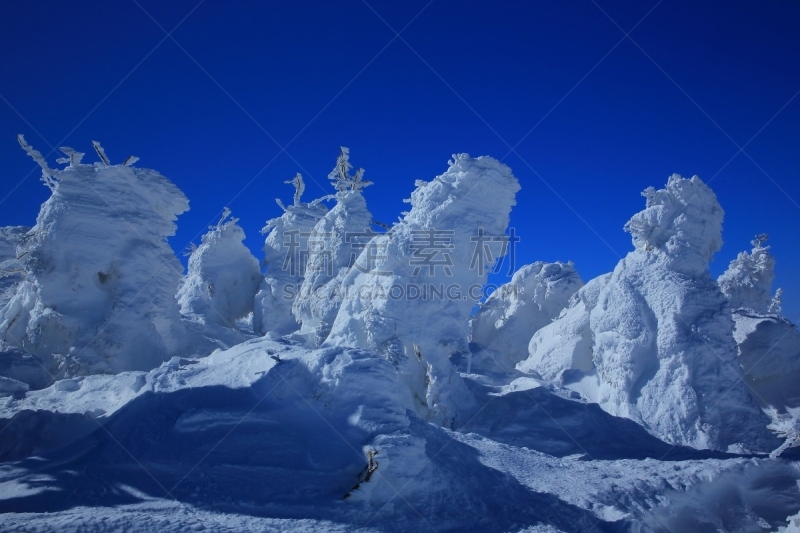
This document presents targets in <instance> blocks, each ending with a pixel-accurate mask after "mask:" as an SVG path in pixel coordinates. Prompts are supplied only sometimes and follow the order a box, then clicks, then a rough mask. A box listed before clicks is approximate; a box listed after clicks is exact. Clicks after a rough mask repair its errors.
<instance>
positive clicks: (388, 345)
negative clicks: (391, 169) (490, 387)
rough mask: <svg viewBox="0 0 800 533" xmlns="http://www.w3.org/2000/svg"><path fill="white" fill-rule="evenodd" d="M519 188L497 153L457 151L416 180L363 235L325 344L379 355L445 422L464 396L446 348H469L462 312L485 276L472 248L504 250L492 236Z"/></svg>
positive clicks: (496, 253)
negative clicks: (375, 228) (396, 206)
mask: <svg viewBox="0 0 800 533" xmlns="http://www.w3.org/2000/svg"><path fill="white" fill-rule="evenodd" d="M518 190H519V183H518V182H517V179H516V178H515V177H514V175H513V174H512V173H511V170H510V169H509V168H508V167H506V166H505V165H503V164H501V163H499V162H498V161H497V160H495V159H492V158H491V157H479V158H477V159H473V158H470V157H469V156H468V155H466V154H461V155H456V156H454V157H453V160H452V161H450V167H449V168H448V170H447V172H445V173H444V174H442V175H440V176H437V177H436V178H435V179H433V180H432V181H430V182H424V181H418V182H417V189H416V190H415V191H414V192H413V193H412V195H411V199H410V203H411V210H410V211H409V212H408V213H406V214H405V216H404V217H403V218H402V220H401V221H400V222H398V223H397V224H395V225H394V226H393V227H392V229H391V230H390V231H389V232H388V233H387V234H385V235H380V236H377V237H374V238H373V239H372V240H371V241H370V242H369V244H368V245H367V246H366V248H365V249H364V250H363V251H362V252H361V255H360V256H359V258H358V259H357V263H358V265H360V268H353V269H352V270H351V272H350V274H349V275H348V276H347V278H346V279H345V283H344V285H345V289H346V291H347V295H348V297H347V298H346V299H345V301H344V302H343V303H342V305H341V307H340V309H339V314H338V315H337V317H336V321H335V322H334V325H333V328H332V331H331V333H330V336H329V337H328V341H327V342H326V344H329V345H341V346H358V347H362V348H365V349H369V350H372V351H376V352H378V353H382V354H386V355H387V356H388V357H390V358H391V359H392V360H393V361H395V362H396V364H398V365H399V367H400V368H401V369H402V372H403V375H404V376H405V379H406V380H407V383H408V384H409V388H410V389H411V391H412V395H413V396H414V397H415V402H414V403H415V405H417V406H418V408H420V413H421V414H422V416H423V417H425V418H426V419H429V420H436V421H439V422H441V423H444V424H447V425H450V424H452V423H454V420H455V416H456V411H457V407H456V406H459V405H461V404H468V403H470V402H471V398H470V395H469V391H468V390H467V388H466V386H465V385H464V383H463V381H462V380H461V378H460V376H459V375H458V373H457V372H456V371H455V369H454V367H453V365H452V364H451V363H450V361H449V357H450V355H452V354H454V353H456V352H466V351H467V350H468V340H469V323H468V321H469V315H470V312H471V310H472V307H473V306H474V305H475V304H476V303H477V301H478V300H479V299H480V297H481V296H482V294H481V289H482V287H483V285H484V284H485V282H486V278H487V276H488V269H485V268H482V267H483V266H485V265H484V264H483V262H482V261H475V259H476V253H475V252H477V253H478V254H484V253H486V252H487V250H488V252H490V257H491V258H493V259H492V262H490V263H489V268H491V263H493V261H494V258H497V257H500V256H502V254H503V253H504V251H505V248H506V247H505V246H504V245H503V244H504V243H502V241H501V240H493V239H492V237H496V238H498V239H499V238H500V237H501V236H504V235H505V231H506V228H507V226H508V217H509V212H510V210H511V207H512V206H513V205H514V204H515V195H516V192H517V191H518ZM481 258H483V259H485V257H483V255H481V256H480V257H477V259H481ZM364 270H368V272H364Z"/></svg>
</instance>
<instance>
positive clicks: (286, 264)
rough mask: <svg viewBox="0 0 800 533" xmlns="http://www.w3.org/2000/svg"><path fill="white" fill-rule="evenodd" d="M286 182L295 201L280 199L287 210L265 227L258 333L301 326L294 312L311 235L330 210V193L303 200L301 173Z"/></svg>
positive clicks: (285, 332)
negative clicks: (286, 201) (328, 206)
mask: <svg viewBox="0 0 800 533" xmlns="http://www.w3.org/2000/svg"><path fill="white" fill-rule="evenodd" d="M286 183H289V184H292V185H294V188H295V189H294V203H293V204H292V205H289V206H286V205H283V202H281V201H280V199H276V200H275V201H276V202H277V203H278V205H279V206H280V208H281V209H283V214H282V215H281V216H279V217H277V218H273V219H271V220H268V221H267V225H266V226H264V229H262V230H261V233H266V234H267V238H266V241H265V242H264V263H265V264H266V266H267V270H266V273H265V274H264V280H263V281H262V282H261V288H260V290H259V291H258V294H256V298H255V305H254V309H253V329H254V330H255V332H256V334H258V335H266V334H267V333H270V332H273V333H275V334H277V335H288V334H289V333H293V332H295V331H297V329H298V328H299V327H300V325H299V324H298V323H297V320H296V319H295V317H294V315H293V314H292V303H293V302H294V299H295V297H296V296H297V293H298V291H299V289H300V286H301V285H302V283H303V276H304V275H305V267H306V263H307V260H308V238H309V237H310V236H311V231H312V230H313V229H314V226H316V224H317V222H319V220H320V219H321V218H322V217H324V216H325V213H327V212H328V208H327V207H325V205H323V204H322V202H323V201H324V200H327V199H328V198H327V197H323V198H319V199H317V200H314V201H313V202H310V203H305V202H302V201H301V200H300V198H301V197H302V195H303V191H304V190H305V184H304V183H303V177H302V176H301V175H300V174H297V175H296V176H295V177H294V179H293V180H291V181H287V182H286Z"/></svg>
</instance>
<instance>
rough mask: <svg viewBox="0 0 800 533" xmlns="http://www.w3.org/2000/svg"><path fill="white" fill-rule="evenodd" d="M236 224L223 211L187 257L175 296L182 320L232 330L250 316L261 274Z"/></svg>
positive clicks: (227, 213) (236, 220)
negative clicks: (185, 266) (184, 318)
mask: <svg viewBox="0 0 800 533" xmlns="http://www.w3.org/2000/svg"><path fill="white" fill-rule="evenodd" d="M238 220H239V219H237V218H231V217H230V210H229V209H225V211H224V212H223V216H222V218H221V219H220V221H219V222H218V223H217V225H216V226H211V227H210V228H209V231H208V233H206V234H205V235H203V240H202V244H200V246H199V247H197V249H195V250H194V251H193V252H192V255H191V256H190V257H189V271H188V273H187V274H186V276H185V277H184V278H183V280H182V281H181V286H180V287H179V289H178V293H177V298H178V303H179V304H180V306H181V313H182V314H183V315H184V316H188V317H191V318H193V319H194V320H196V321H198V322H201V323H203V324H211V325H219V326H223V327H228V328H231V329H236V321H237V320H238V319H240V318H244V317H246V316H247V315H249V314H250V313H252V312H253V302H254V301H255V296H256V293H257V292H258V289H259V285H260V284H261V271H260V269H259V266H258V260H257V259H256V258H255V257H253V255H252V254H251V253H250V250H249V249H248V248H247V247H246V246H245V245H244V244H243V243H242V241H243V240H244V238H245V234H244V231H243V230H242V228H241V227H240V226H239V225H238V224H237V222H238Z"/></svg>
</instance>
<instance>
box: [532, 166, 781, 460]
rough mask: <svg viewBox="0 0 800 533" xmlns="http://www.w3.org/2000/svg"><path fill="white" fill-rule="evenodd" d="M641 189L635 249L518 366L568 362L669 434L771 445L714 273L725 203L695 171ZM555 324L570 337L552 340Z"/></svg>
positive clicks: (552, 370)
mask: <svg viewBox="0 0 800 533" xmlns="http://www.w3.org/2000/svg"><path fill="white" fill-rule="evenodd" d="M643 195H644V196H645V197H646V198H647V204H646V208H645V210H644V211H642V212H640V213H637V214H636V215H634V216H633V217H632V218H631V220H630V221H629V222H628V223H627V224H626V226H625V229H626V230H627V231H629V232H630V233H631V235H632V238H633V243H634V246H635V248H636V249H635V250H634V251H632V252H630V253H629V254H628V255H627V256H626V257H625V258H624V259H622V260H621V261H620V262H619V264H618V265H617V267H616V269H615V270H614V272H613V274H612V275H611V277H610V279H608V281H607V282H606V284H605V286H604V287H603V288H602V290H601V291H600V293H599V295H598V297H597V303H596V305H594V306H592V307H591V308H589V307H587V306H586V305H585V302H583V301H580V302H575V305H574V306H573V307H572V308H571V309H569V310H568V311H567V312H566V313H565V314H564V315H563V316H562V318H561V319H559V321H561V320H563V321H564V323H563V324H560V325H557V323H558V322H559V321H557V322H556V323H554V324H553V325H551V327H550V330H548V331H540V333H541V335H540V337H539V338H538V339H536V338H534V339H532V342H531V358H530V359H529V360H528V361H526V362H524V363H521V364H520V366H519V367H518V368H520V369H524V370H526V371H529V372H536V373H539V374H540V375H542V376H543V377H544V376H548V377H550V378H553V377H554V376H555V375H560V376H561V378H562V379H564V377H565V376H564V371H565V370H569V374H568V376H567V377H568V380H569V381H570V382H571V383H570V384H569V385H568V386H569V387H570V388H573V389H574V390H577V391H579V392H580V393H581V394H583V395H584V396H585V397H586V398H588V399H590V400H591V401H593V402H596V403H598V404H599V405H600V406H601V407H602V408H603V409H604V410H606V411H607V412H609V413H611V414H613V415H615V416H622V417H626V418H630V419H632V420H635V421H636V422H638V423H640V424H641V425H642V426H643V427H645V428H646V429H647V430H648V431H649V432H650V433H652V434H653V435H655V436H657V437H659V438H661V439H662V440H664V441H666V442H670V443H674V444H680V445H688V446H693V447H695V448H711V449H720V450H725V449H728V448H729V447H736V448H739V449H755V450H761V451H767V450H768V449H769V447H771V446H774V439H773V438H772V437H770V435H769V434H768V433H767V432H766V430H765V426H766V424H767V423H768V422H769V421H768V419H767V417H766V415H764V414H763V412H761V410H760V409H759V408H758V406H757V405H756V403H755V402H754V401H753V399H752V398H751V396H750V394H749V392H748V390H747V385H746V384H745V382H744V379H743V375H742V371H741V367H740V365H739V362H738V360H737V349H736V342H735V340H734V338H733V321H732V320H731V317H730V311H729V309H730V308H729V307H728V302H727V300H726V298H725V296H724V295H723V294H722V292H721V291H720V289H719V287H718V285H717V283H716V282H715V281H714V280H713V279H711V277H710V275H709V273H708V263H709V261H710V259H711V257H712V256H713V254H714V252H716V251H717V250H718V249H719V247H720V246H721V243H722V238H721V225H722V217H723V212H722V208H721V207H720V205H719V203H718V202H717V199H716V196H715V195H714V193H713V192H712V191H711V189H710V188H709V187H708V186H707V185H705V184H704V183H703V182H702V181H701V180H700V178H698V177H696V176H695V177H693V178H691V179H684V178H682V177H680V176H678V175H673V176H671V177H670V178H669V180H668V182H667V186H666V188H664V189H661V190H658V191H656V190H654V189H653V188H652V187H651V188H648V189H647V190H645V191H644V193H643ZM587 312H588V329H589V335H588V336H587V331H586V325H587V323H586V318H587V317H586V314H587ZM551 333H555V334H557V335H561V336H562V337H567V338H569V340H565V341H560V343H562V344H563V346H564V347H563V348H560V347H554V346H553V345H554V344H556V341H554V340H552V338H551V339H547V338H546V335H548V334H551ZM587 338H591V342H592V344H591V347H590V348H589V349H590V350H591V363H592V365H591V368H589V364H588V360H587V357H586V356H587V354H588V352H587V349H586V344H587V342H586V341H587ZM550 356H553V357H554V360H550ZM566 363H569V364H571V365H573V366H570V367H569V368H565V367H566ZM732 449H733V448H732Z"/></svg>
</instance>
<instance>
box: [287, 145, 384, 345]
mask: <svg viewBox="0 0 800 533" xmlns="http://www.w3.org/2000/svg"><path fill="white" fill-rule="evenodd" d="M350 168H352V166H351V165H350V163H349V150H348V149H347V148H345V147H342V154H341V156H340V157H339V160H338V161H337V168H336V169H334V172H332V173H331V178H332V179H334V180H335V187H336V188H337V191H338V192H337V193H336V205H335V206H334V207H333V208H332V209H331V210H330V211H328V212H327V213H326V214H325V216H324V217H322V218H321V219H320V220H319V222H317V224H316V225H315V226H314V229H313V230H311V235H310V236H309V237H308V244H307V245H308V248H309V251H308V262H307V264H306V269H305V277H304V279H303V283H302V285H301V286H300V289H299V291H298V293H297V297H296V298H295V301H294V304H293V306H292V314H293V315H294V316H295V318H296V319H297V321H298V322H300V323H301V324H302V328H301V334H308V335H309V336H310V337H311V338H312V341H311V344H312V345H313V346H320V345H321V344H322V343H323V342H324V341H325V339H326V338H327V337H328V334H329V333H330V330H331V327H332V326H333V322H334V320H335V319H336V315H337V313H338V311H339V307H340V306H341V303H342V300H343V292H344V291H343V289H344V287H343V283H344V279H345V278H346V277H347V275H348V273H349V272H350V271H351V269H352V268H353V267H354V265H355V260H356V258H357V256H358V255H359V253H360V252H361V250H362V249H363V248H364V247H365V245H366V244H367V242H368V241H369V240H370V239H371V237H372V235H373V234H374V232H373V231H372V214H371V213H370V212H369V211H368V210H367V203H366V201H365V200H364V196H363V195H362V194H361V189H362V188H363V187H364V186H366V184H368V183H369V182H362V181H361V178H360V176H361V175H362V174H363V169H359V171H358V173H357V174H356V176H354V177H351V176H350V175H349V172H348V171H349V170H350ZM356 178H357V179H356Z"/></svg>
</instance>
